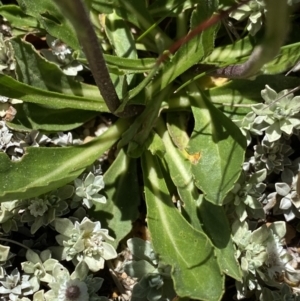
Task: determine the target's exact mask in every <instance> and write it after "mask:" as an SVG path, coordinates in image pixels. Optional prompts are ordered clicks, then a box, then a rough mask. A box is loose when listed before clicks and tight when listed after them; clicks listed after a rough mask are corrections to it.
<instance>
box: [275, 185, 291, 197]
mask: <svg viewBox="0 0 300 301" xmlns="http://www.w3.org/2000/svg"><path fill="white" fill-rule="evenodd" d="M275 189H276V192H277V193H278V194H279V195H282V196H286V195H287V194H288V193H289V192H290V191H291V187H290V186H289V185H288V184H287V183H275Z"/></svg>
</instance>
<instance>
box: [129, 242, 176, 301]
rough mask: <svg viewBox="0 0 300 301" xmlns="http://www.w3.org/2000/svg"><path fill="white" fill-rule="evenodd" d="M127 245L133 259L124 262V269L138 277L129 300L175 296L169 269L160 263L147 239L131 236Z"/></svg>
mask: <svg viewBox="0 0 300 301" xmlns="http://www.w3.org/2000/svg"><path fill="white" fill-rule="evenodd" d="M127 246H128V249H129V250H130V252H131V253H132V256H133V260H129V261H127V262H125V263H124V271H125V272H126V274H128V275H129V276H131V277H136V278H138V280H139V282H138V283H136V284H135V286H134V287H133V291H132V298H131V301H142V300H149V301H158V300H173V298H174V297H175V296H176V293H175V291H174V287H173V281H172V279H171V275H170V274H171V269H170V267H169V266H166V265H164V264H162V263H161V262H160V261H159V259H158V257H157V255H156V254H155V252H154V250H153V248H152V245H151V243H150V242H149V241H144V240H142V239H140V238H137V237H135V238H131V239H129V240H128V241H127Z"/></svg>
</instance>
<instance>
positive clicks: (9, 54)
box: [0, 33, 16, 77]
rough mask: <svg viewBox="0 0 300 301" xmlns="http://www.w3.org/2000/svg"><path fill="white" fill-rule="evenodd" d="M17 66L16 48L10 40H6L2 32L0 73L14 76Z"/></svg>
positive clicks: (0, 37) (0, 35) (0, 39)
mask: <svg viewBox="0 0 300 301" xmlns="http://www.w3.org/2000/svg"><path fill="white" fill-rule="evenodd" d="M15 68H16V62H15V58H14V49H13V47H12V45H11V43H10V41H9V40H5V39H4V37H3V34H2V33H0V73H3V74H6V75H10V76H13V77H14V76H15V73H14V70H15Z"/></svg>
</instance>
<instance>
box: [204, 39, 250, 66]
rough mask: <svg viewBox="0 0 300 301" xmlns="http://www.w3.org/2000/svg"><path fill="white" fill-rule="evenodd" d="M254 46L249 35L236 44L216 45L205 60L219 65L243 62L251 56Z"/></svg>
mask: <svg viewBox="0 0 300 301" xmlns="http://www.w3.org/2000/svg"><path fill="white" fill-rule="evenodd" d="M253 48H254V45H253V41H252V40H251V39H250V37H249V36H247V37H245V38H244V39H241V40H239V41H237V42H235V43H234V44H230V45H226V46H220V47H216V48H215V49H214V50H213V51H212V53H211V54H210V55H209V56H208V57H206V58H205V59H204V62H205V63H209V64H216V65H218V66H222V65H226V64H237V63H241V62H244V61H246V60H247V59H248V58H249V55H250V54H251V52H252V50H253Z"/></svg>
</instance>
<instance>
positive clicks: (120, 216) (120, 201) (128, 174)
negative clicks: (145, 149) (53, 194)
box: [90, 149, 140, 247]
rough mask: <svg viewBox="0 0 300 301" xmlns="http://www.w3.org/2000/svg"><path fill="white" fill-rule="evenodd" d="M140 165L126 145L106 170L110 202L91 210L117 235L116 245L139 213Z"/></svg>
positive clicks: (106, 187) (105, 178) (97, 205)
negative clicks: (138, 166) (129, 153)
mask: <svg viewBox="0 0 300 301" xmlns="http://www.w3.org/2000/svg"><path fill="white" fill-rule="evenodd" d="M136 168H137V166H136V160H134V159H130V158H129V157H128V156H127V155H126V154H125V152H124V150H123V149H122V150H121V151H120V152H119V154H118V156H117V158H116V159H115V161H114V162H113V164H112V165H111V166H110V168H109V169H108V170H107V172H106V173H105V174H104V183H105V188H104V192H105V195H106V197H107V203H106V204H103V205H102V204H98V203H97V204H95V208H94V209H93V210H92V211H90V213H91V215H92V216H94V217H96V218H97V220H100V221H101V225H102V226H103V228H107V227H108V228H109V229H110V230H112V232H111V231H110V234H111V235H112V236H113V237H115V241H114V242H113V243H112V245H114V247H117V246H118V244H119V242H120V240H121V239H122V238H124V237H125V236H126V235H127V234H128V233H129V232H130V231H131V229H132V223H133V222H134V221H135V220H136V219H137V217H138V215H139V211H138V205H139V203H140V193H139V184H138V179H137V171H136Z"/></svg>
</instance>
